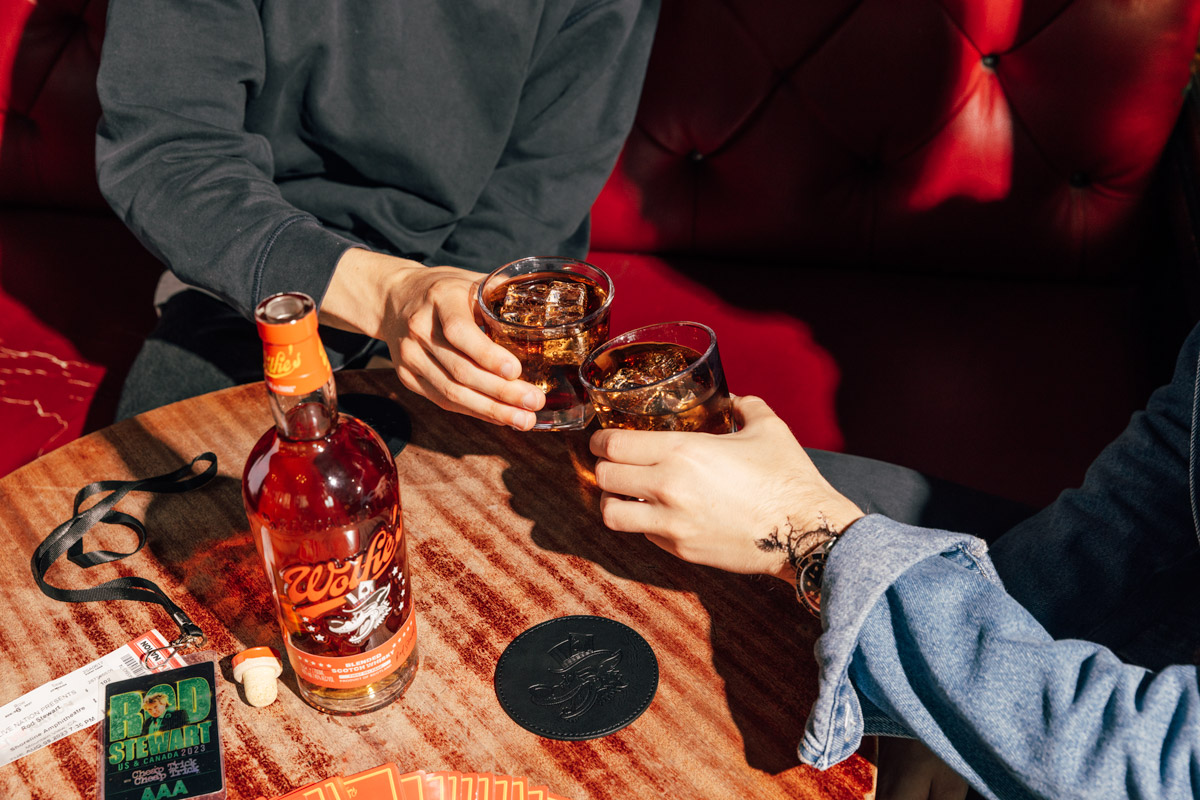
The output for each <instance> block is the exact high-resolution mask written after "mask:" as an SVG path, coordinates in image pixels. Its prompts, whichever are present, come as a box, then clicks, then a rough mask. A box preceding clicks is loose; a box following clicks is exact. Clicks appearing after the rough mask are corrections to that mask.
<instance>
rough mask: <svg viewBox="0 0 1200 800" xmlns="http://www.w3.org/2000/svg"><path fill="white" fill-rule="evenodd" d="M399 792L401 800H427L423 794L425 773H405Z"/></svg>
mask: <svg viewBox="0 0 1200 800" xmlns="http://www.w3.org/2000/svg"><path fill="white" fill-rule="evenodd" d="M400 790H401V794H400V797H401V798H402V799H403V800H428V797H427V795H426V793H425V773H424V772H420V771H418V772H406V773H404V774H403V775H401V776H400ZM355 800H358V798H355Z"/></svg>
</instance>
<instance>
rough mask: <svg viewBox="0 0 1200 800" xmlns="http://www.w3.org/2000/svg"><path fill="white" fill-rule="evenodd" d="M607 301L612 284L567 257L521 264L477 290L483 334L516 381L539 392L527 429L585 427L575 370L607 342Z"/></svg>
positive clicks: (586, 409) (588, 413) (586, 410)
mask: <svg viewBox="0 0 1200 800" xmlns="http://www.w3.org/2000/svg"><path fill="white" fill-rule="evenodd" d="M612 297H613V283H612V279H610V278H609V277H608V275H607V274H605V272H604V271H603V270H601V269H599V268H598V267H594V266H592V265H591V264H588V263H585V262H583V261H577V260H575V259H573V258H556V257H548V256H535V257H532V258H523V259H521V260H519V261H514V262H512V263H511V264H506V265H504V266H503V267H501V268H500V269H498V270H496V271H495V272H493V273H492V274H491V275H489V276H487V278H486V279H484V281H483V282H482V283H481V284H480V285H479V296H478V300H479V307H480V309H481V311H482V315H483V323H484V330H485V331H486V332H487V334H488V336H489V337H491V339H492V341H494V342H496V343H497V344H499V345H501V346H503V347H505V348H506V349H507V350H509V352H511V353H512V354H513V355H515V356H516V357H517V360H519V361H520V362H521V377H523V378H524V379H525V380H527V381H529V382H530V383H532V384H534V385H535V386H537V387H538V388H539V389H541V390H542V391H543V392H545V393H546V405H545V406H544V407H543V408H542V410H541V411H538V412H536V417H537V422H536V423H535V424H534V426H533V427H534V430H572V429H577V428H583V427H584V426H586V425H587V424H588V422H590V421H591V419H592V413H593V412H592V406H591V403H589V402H588V398H587V394H586V393H585V392H584V390H583V387H582V386H581V385H580V383H579V365H580V364H582V363H583V360H584V358H585V357H586V356H587V354H588V353H589V352H591V351H592V350H593V349H595V348H596V347H597V346H598V345H599V344H600V343H601V342H603V341H604V340H605V339H607V338H608V312H609V308H610V306H611V305H612Z"/></svg>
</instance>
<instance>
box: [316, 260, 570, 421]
mask: <svg viewBox="0 0 1200 800" xmlns="http://www.w3.org/2000/svg"><path fill="white" fill-rule="evenodd" d="M482 279H483V276H481V275H479V274H478V273H476V272H471V271H469V270H465V269H459V268H457V267H426V266H424V265H422V264H419V263H417V262H415V261H410V260H408V259H401V258H395V257H392V256H387V255H383V254H381V253H372V252H369V251H366V250H358V249H352V250H348V251H347V252H346V253H345V255H343V257H342V259H341V261H339V262H338V266H337V270H336V271H335V272H334V276H333V280H331V281H330V284H329V289H328V291H327V292H326V294H325V298H324V300H323V301H322V303H321V321H322V322H325V323H327V324H330V325H333V326H335V327H339V328H343V329H346V330H353V331H358V332H360V333H365V334H367V335H368V336H372V337H374V338H376V339H380V340H381V341H383V342H385V343H386V344H387V346H388V350H389V352H390V353H391V356H392V364H393V365H394V367H395V369H396V375H397V377H399V379H400V382H401V383H403V384H404V385H405V386H406V387H408V388H409V389H411V390H412V391H414V392H416V393H417V394H420V395H422V396H424V397H427V398H428V399H430V400H432V401H433V402H434V403H436V404H437V405H438V406H440V407H442V408H445V409H447V410H450V411H456V412H459V413H462V414H467V415H469V416H472V417H476V418H478V419H482V420H486V421H488V422H494V423H497V424H499V425H509V426H511V427H514V428H518V429H520V430H529V429H530V428H532V427H533V425H534V422H535V419H534V414H533V412H534V411H536V410H538V409H540V408H541V407H542V406H543V405H544V404H545V402H546V396H545V394H544V393H543V392H542V391H541V390H540V389H538V388H537V387H536V386H534V385H533V384H531V383H528V382H526V381H523V380H520V375H521V364H520V362H519V361H517V357H516V356H514V355H513V354H512V353H510V352H508V350H505V349H504V348H503V347H501V346H500V345H498V344H496V343H495V342H493V341H492V340H491V339H489V338H488V337H487V335H486V334H485V333H484V332H483V331H482V330H480V327H479V319H478V318H477V311H476V309H475V292H476V287H477V285H478V283H479V281H481V280H482Z"/></svg>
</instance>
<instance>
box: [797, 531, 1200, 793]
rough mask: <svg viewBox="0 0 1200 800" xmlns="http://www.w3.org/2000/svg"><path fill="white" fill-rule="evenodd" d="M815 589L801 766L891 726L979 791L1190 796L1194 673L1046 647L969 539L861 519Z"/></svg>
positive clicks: (1196, 724) (1196, 717)
mask: <svg viewBox="0 0 1200 800" xmlns="http://www.w3.org/2000/svg"><path fill="white" fill-rule="evenodd" d="M824 598H825V603H824V605H825V613H824V619H823V623H824V626H825V633H824V634H823V635H822V636H821V638H820V639H819V640H818V642H817V648H816V652H817V659H818V663H819V668H820V677H819V680H820V686H819V695H818V697H817V701H816V703H815V704H814V706H813V709H812V711H811V713H810V716H809V719H808V722H807V725H806V728H805V732H804V737H803V739H802V741H801V744H800V757H801V759H802V760H803V761H805V762H806V763H809V764H812V765H814V766H817V767H819V768H822V769H823V768H825V767H828V766H830V765H832V764H835V763H837V762H838V761H841V760H842V759H844V758H846V757H847V756H849V755H850V754H851V753H853V752H854V750H855V749H857V747H858V745H859V742H860V740H861V737H862V736H863V735H864V734H874V733H880V734H892V735H896V734H901V735H910V736H915V737H918V738H920V739H921V740H922V741H923V742H924V743H925V744H926V745H928V746H929V747H930V748H931V749H932V750H933V751H934V752H935V753H937V754H938V756H939V757H940V758H942V760H944V761H945V762H946V763H947V764H949V765H950V766H951V767H952V768H954V769H955V770H956V771H957V772H959V773H960V774H961V775H963V777H965V778H966V779H967V780H968V781H969V782H970V783H971V785H972V786H974V787H975V788H976V789H977V790H979V791H980V792H982V793H983V794H984V795H985V796H987V797H993V798H1013V797H1055V798H1073V797H1078V798H1094V797H1105V798H1121V797H1142V798H1181V797H1195V796H1200V688H1198V686H1197V676H1196V669H1195V667H1192V666H1172V667H1169V668H1167V669H1164V670H1162V671H1160V672H1157V673H1154V672H1150V671H1148V670H1145V669H1143V668H1140V667H1134V666H1130V665H1127V664H1123V663H1121V661H1120V660H1119V659H1117V658H1116V657H1115V656H1114V655H1113V654H1112V653H1111V652H1110V651H1108V650H1106V649H1104V648H1103V647H1100V646H1099V645H1096V644H1092V643H1090V642H1084V641H1079V640H1057V641H1056V640H1054V639H1053V638H1051V637H1050V635H1049V634H1048V633H1046V631H1045V630H1044V629H1043V628H1042V627H1041V626H1040V625H1039V624H1038V622H1037V621H1036V620H1035V619H1034V618H1033V617H1032V616H1031V615H1030V614H1029V613H1028V612H1026V611H1025V610H1024V608H1022V606H1021V605H1020V604H1018V603H1017V602H1016V601H1015V600H1013V599H1012V598H1011V597H1010V596H1009V595H1008V594H1007V593H1005V591H1004V589H1003V587H1002V585H1001V584H1000V581H999V579H998V578H997V577H996V573H995V571H994V569H993V567H992V565H991V562H990V560H989V558H988V556H987V553H986V550H985V546H984V544H983V542H981V541H980V540H978V539H974V538H973V537H969V536H964V535H958V534H951V533H947V532H944V531H931V530H926V529H921V528H914V527H910V526H906V525H902V524H900V523H897V522H893V521H892V520H890V519H887V518H885V517H881V516H868V517H865V518H863V519H862V520H860V521H859V522H857V523H855V524H854V525H853V526H851V528H850V529H849V530H848V531H847V532H846V533H845V534H844V537H843V541H841V542H839V543H838V545H837V546H836V547H835V548H834V549H833V552H832V554H831V557H830V561H829V564H828V567H827V571H826V575H825V586H824Z"/></svg>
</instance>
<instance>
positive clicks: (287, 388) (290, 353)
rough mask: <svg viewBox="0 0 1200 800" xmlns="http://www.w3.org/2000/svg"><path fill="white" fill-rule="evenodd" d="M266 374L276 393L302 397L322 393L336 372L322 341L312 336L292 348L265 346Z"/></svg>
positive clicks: (289, 344) (290, 344)
mask: <svg viewBox="0 0 1200 800" xmlns="http://www.w3.org/2000/svg"><path fill="white" fill-rule="evenodd" d="M263 373H264V375H265V376H266V382H267V387H268V388H269V389H270V390H271V391H272V392H275V393H277V394H286V395H301V394H308V393H309V392H315V391H316V390H317V389H320V388H321V387H322V386H323V385H324V384H325V381H327V380H329V376H330V375H332V374H333V370H332V369H331V368H330V366H329V358H328V357H327V356H326V355H325V348H324V347H322V346H321V339H320V338H319V337H317V336H312V337H310V338H308V339H305V340H303V341H300V342H295V343H288V344H274V343H272V342H263Z"/></svg>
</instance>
